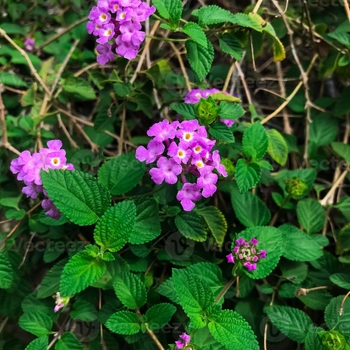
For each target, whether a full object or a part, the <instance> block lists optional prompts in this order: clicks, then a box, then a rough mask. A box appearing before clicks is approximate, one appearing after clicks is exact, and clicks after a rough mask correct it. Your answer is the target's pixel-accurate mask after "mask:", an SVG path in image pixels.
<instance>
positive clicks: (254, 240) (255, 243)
mask: <svg viewBox="0 0 350 350" xmlns="http://www.w3.org/2000/svg"><path fill="white" fill-rule="evenodd" d="M250 243H252V244H254V245H257V244H258V243H259V241H258V240H257V239H256V238H252V239H251V240H250Z"/></svg>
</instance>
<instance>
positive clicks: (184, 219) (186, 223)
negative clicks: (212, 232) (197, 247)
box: [175, 212, 207, 242]
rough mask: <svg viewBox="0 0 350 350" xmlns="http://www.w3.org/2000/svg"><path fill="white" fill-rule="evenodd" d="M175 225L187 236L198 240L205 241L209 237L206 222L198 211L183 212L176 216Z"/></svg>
mask: <svg viewBox="0 0 350 350" xmlns="http://www.w3.org/2000/svg"><path fill="white" fill-rule="evenodd" d="M175 225H176V227H177V229H178V230H179V231H180V233H181V234H182V235H183V236H185V237H186V238H189V239H192V240H194V241H196V242H204V241H205V240H206V239H207V230H206V227H205V222H204V220H203V218H202V217H201V216H199V215H198V214H197V213H196V212H181V213H180V214H179V215H177V216H176V218H175Z"/></svg>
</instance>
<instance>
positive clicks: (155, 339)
mask: <svg viewBox="0 0 350 350" xmlns="http://www.w3.org/2000/svg"><path fill="white" fill-rule="evenodd" d="M146 330H147V333H148V334H149V335H150V337H151V338H152V340H153V341H154V343H155V344H156V345H157V347H158V349H159V350H165V349H164V348H163V345H162V344H161V343H160V341H159V340H158V338H157V337H156V335H155V334H154V333H153V331H152V330H150V329H149V328H148V324H147V323H146Z"/></svg>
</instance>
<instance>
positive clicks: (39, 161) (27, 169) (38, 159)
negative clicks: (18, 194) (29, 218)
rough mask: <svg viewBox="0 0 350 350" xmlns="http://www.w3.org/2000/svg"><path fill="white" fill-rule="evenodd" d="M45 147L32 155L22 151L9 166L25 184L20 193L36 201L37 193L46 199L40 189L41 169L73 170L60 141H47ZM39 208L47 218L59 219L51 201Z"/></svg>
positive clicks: (43, 203)
mask: <svg viewBox="0 0 350 350" xmlns="http://www.w3.org/2000/svg"><path fill="white" fill-rule="evenodd" d="M47 146H48V148H42V149H41V150H40V151H39V152H35V153H33V154H31V153H30V152H29V151H23V152H22V153H21V154H20V155H19V157H18V158H15V159H13V160H12V162H11V165H10V170H11V172H12V173H13V174H17V180H18V181H23V182H24V184H25V186H24V187H23V189H22V192H23V193H24V194H25V195H26V196H27V197H30V198H32V199H36V198H37V197H38V194H39V193H43V195H44V196H45V197H48V196H47V193H46V191H44V189H43V187H42V181H41V176H40V171H41V169H44V170H45V171H48V169H64V170H74V166H73V164H67V159H66V151H65V150H64V149H62V142H61V141H60V140H52V141H49V142H48V143H47ZM41 206H42V207H43V209H44V210H45V211H46V215H47V216H50V217H52V218H54V219H57V220H58V219H59V218H60V217H61V213H60V212H59V210H58V209H57V208H56V207H55V205H54V204H53V202H52V200H51V199H49V198H46V199H44V200H43V201H42V203H41Z"/></svg>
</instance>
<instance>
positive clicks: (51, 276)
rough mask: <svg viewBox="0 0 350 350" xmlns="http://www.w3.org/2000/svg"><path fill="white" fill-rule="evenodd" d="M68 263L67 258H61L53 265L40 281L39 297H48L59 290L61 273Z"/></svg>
mask: <svg viewBox="0 0 350 350" xmlns="http://www.w3.org/2000/svg"><path fill="white" fill-rule="evenodd" d="M66 263H67V259H63V260H61V261H60V262H59V263H57V264H56V265H55V266H53V267H52V268H51V270H50V271H49V272H48V273H47V274H46V276H45V277H44V279H43V280H42V281H41V283H40V287H39V289H38V293H37V298H39V299H42V298H47V297H49V296H51V295H53V294H55V293H56V292H57V291H58V290H59V288H60V278H61V274H62V271H63V268H64V265H65V264H66Z"/></svg>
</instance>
